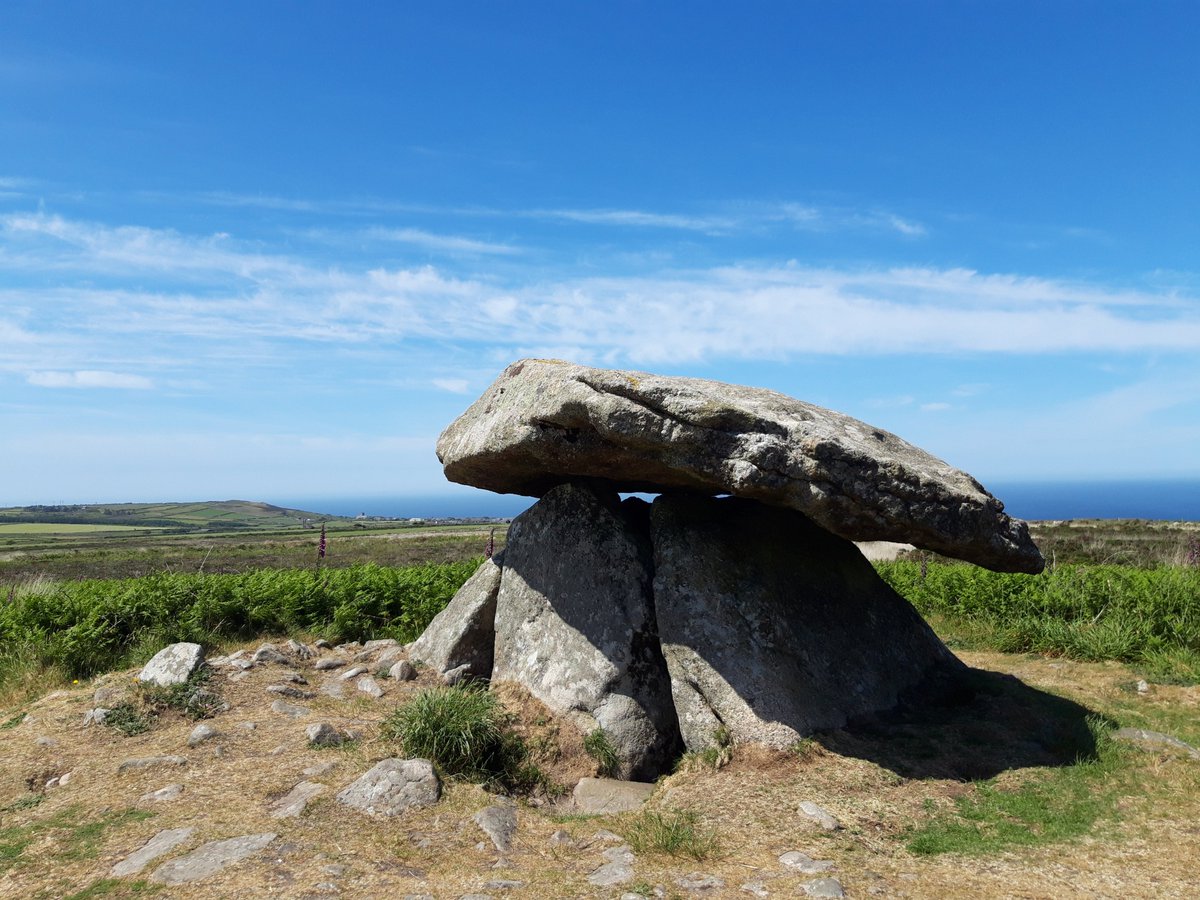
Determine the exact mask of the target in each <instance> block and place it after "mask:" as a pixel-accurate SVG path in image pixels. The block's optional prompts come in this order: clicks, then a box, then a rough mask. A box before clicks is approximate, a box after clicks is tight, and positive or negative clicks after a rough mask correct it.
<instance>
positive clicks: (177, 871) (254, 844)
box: [150, 832, 275, 885]
mask: <svg viewBox="0 0 1200 900" xmlns="http://www.w3.org/2000/svg"><path fill="white" fill-rule="evenodd" d="M273 840H275V834H274V832H271V833H267V834H247V835H243V836H241V837H235V838H229V839H228V840H225V841H211V842H209V843H207V844H204V845H202V846H200V847H198V848H197V849H195V850H193V851H192V852H191V853H189V854H187V855H186V856H181V857H180V858H179V859H173V860H171V861H170V862H168V863H166V864H164V865H162V866H159V867H158V868H157V869H155V870H154V873H153V874H152V875H151V876H150V880H151V881H153V882H155V883H157V884H167V885H176V884H188V883H190V882H193V881H199V880H201V879H202V878H207V877H209V876H210V875H215V874H216V873H218V872H220V871H223V870H224V869H227V868H229V866H232V865H233V864H234V863H237V862H241V861H242V860H243V859H245V858H246V857H248V856H251V855H252V854H254V853H257V852H258V851H259V850H262V849H263V848H264V847H266V846H267V845H268V844H270V843H271V841H273Z"/></svg>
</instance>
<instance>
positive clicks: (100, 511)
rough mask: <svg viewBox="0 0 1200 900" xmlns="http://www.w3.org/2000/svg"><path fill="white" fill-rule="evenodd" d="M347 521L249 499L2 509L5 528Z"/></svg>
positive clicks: (235, 525)
mask: <svg viewBox="0 0 1200 900" xmlns="http://www.w3.org/2000/svg"><path fill="white" fill-rule="evenodd" d="M321 521H346V519H345V518H344V517H340V516H328V515H324V514H322V513H314V512H307V511H305V510H302V509H285V508H283V507H280V506H272V505H271V504H269V503H256V502H253V501H249V500H222V501H212V502H207V503H93V504H76V505H70V506H10V507H5V508H2V509H0V526H3V525H5V524H42V525H91V526H97V527H100V528H108V527H112V526H114V525H116V526H125V527H130V526H135V527H140V528H176V529H180V530H198V529H203V530H213V529H220V530H222V531H228V530H233V529H256V528H269V529H273V530H274V529H279V528H286V527H291V528H301V527H303V526H304V524H305V523H306V522H321Z"/></svg>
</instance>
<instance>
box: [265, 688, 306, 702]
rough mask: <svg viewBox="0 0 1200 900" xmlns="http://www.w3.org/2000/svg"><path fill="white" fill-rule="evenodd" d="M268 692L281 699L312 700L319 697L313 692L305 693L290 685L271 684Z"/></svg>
mask: <svg viewBox="0 0 1200 900" xmlns="http://www.w3.org/2000/svg"><path fill="white" fill-rule="evenodd" d="M267 691H268V692H269V693H272V694H278V695H279V696H281V697H291V698H292V699H293V700H311V699H312V698H313V697H315V696H317V695H316V694H315V693H313V692H312V691H304V690H301V689H300V688H298V687H292V686H291V685H290V684H270V685H267Z"/></svg>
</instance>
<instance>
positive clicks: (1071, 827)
mask: <svg viewBox="0 0 1200 900" xmlns="http://www.w3.org/2000/svg"><path fill="white" fill-rule="evenodd" d="M1091 726H1092V731H1093V734H1094V737H1095V741H1096V752H1095V755H1094V757H1093V758H1091V759H1087V760H1079V761H1077V762H1076V763H1075V764H1074V765H1071V766H1063V767H1061V768H1058V769H1049V770H1045V771H1043V772H1040V773H1038V774H1037V775H1034V776H1032V777H1030V778H1029V779H1028V780H1026V781H1025V782H1024V783H1023V784H1021V785H1020V786H1019V787H1016V788H1013V789H1009V790H1005V789H1001V788H1000V787H998V786H997V785H996V783H995V781H994V780H989V781H984V782H979V783H977V784H976V785H975V786H974V788H973V790H972V791H971V792H970V793H969V794H967V795H965V796H963V797H960V798H959V799H957V800H955V801H954V809H953V810H946V811H940V812H934V810H933V809H932V803H927V808H928V809H929V811H931V812H934V815H933V816H932V817H931V819H930V820H929V821H928V822H926V823H924V824H922V825H920V826H917V827H914V828H911V829H909V831H908V833H907V835H906V836H905V844H906V846H907V847H908V849H909V850H910V851H911V852H912V853H915V854H918V855H920V856H930V855H934V854H939V853H968V854H984V853H996V852H999V851H1002V850H1006V849H1008V848H1011V847H1015V846H1033V845H1038V844H1046V843H1051V842H1053V841H1061V840H1066V839H1068V838H1073V837H1079V836H1080V835H1083V834H1087V833H1088V832H1090V831H1091V830H1092V829H1093V827H1094V826H1095V825H1096V823H1097V822H1098V821H1101V820H1104V819H1112V818H1115V816H1116V815H1117V809H1118V807H1117V804H1116V800H1117V798H1118V797H1119V796H1120V794H1121V790H1122V788H1121V776H1122V770H1123V766H1124V764H1125V762H1126V754H1127V753H1128V752H1129V751H1125V750H1122V749H1121V748H1119V747H1118V746H1117V745H1116V744H1114V743H1113V741H1112V739H1111V738H1110V737H1109V735H1108V732H1107V729H1106V726H1105V725H1104V724H1102V723H1100V722H1099V721H1096V720H1093V722H1092V723H1091Z"/></svg>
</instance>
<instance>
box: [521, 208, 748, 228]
mask: <svg viewBox="0 0 1200 900" xmlns="http://www.w3.org/2000/svg"><path fill="white" fill-rule="evenodd" d="M520 214H521V215H526V216H532V217H534V218H541V219H561V220H564V221H568V222H581V223H583V224H587V225H617V226H622V227H634V228H672V229H678V230H682V231H701V232H705V233H707V234H719V233H721V232H727V231H733V230H735V229H737V228H739V227H741V224H742V221H741V220H739V219H738V218H736V217H733V216H721V215H685V214H680V213H662V212H649V211H646V210H639V209H535V210H529V211H527V212H522V213H520Z"/></svg>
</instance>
